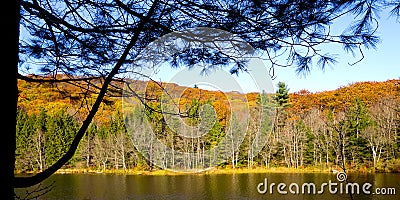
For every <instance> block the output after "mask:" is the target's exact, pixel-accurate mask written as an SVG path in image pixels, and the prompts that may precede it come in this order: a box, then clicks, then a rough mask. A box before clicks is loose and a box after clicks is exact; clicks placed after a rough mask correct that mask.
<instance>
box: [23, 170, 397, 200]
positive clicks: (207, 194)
mask: <svg viewBox="0 0 400 200" xmlns="http://www.w3.org/2000/svg"><path fill="white" fill-rule="evenodd" d="M49 183H53V186H54V187H53V188H52V190H51V191H50V192H48V193H46V194H45V195H42V196H41V197H40V198H39V199H68V200H72V199H82V200H83V199H184V200H187V199H290V200H294V199H296V200H297V199H326V200H338V199H351V197H350V193H352V197H353V199H371V200H378V199H384V200H395V199H396V200H397V199H400V174H348V175H347V183H349V184H348V185H346V182H345V181H343V182H340V181H339V179H338V177H337V176H336V175H335V174H326V173H305V174H296V173H295V174H292V173H251V174H204V175H176V176H156V175H154V176H149V175H110V174H55V175H53V176H51V177H50V178H49V179H47V180H46V181H44V182H43V185H42V186H46V185H48V184H49ZM369 184H370V186H369ZM266 185H267V190H265V186H266ZM271 185H272V186H271ZM314 186H315V190H314ZM271 188H272V194H271V190H270V189H271ZM279 188H280V189H279ZM297 188H298V190H297ZM321 188H322V189H321ZM346 188H347V191H348V192H347V193H346ZM303 189H304V191H302V190H303ZM26 190H27V189H17V190H16V193H17V194H18V195H19V196H21V197H22V196H23V195H24V194H26V192H25V191H26ZM31 190H33V188H29V191H31ZM278 190H279V191H278ZM352 190H353V192H352ZM357 191H358V193H359V194H357ZM285 192H286V194H283V193H285ZM368 192H369V193H370V194H367V193H368ZM281 193H282V194H281ZM309 193H311V194H309ZM319 193H320V194H319ZM377 193H380V194H377ZM381 193H386V194H385V195H384V194H381ZM393 193H396V194H393Z"/></svg>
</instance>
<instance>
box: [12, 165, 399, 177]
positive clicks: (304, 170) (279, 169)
mask: <svg viewBox="0 0 400 200" xmlns="http://www.w3.org/2000/svg"><path fill="white" fill-rule="evenodd" d="M333 170H338V171H342V170H341V169H340V168H329V169H328V168H325V169H318V168H297V169H296V168H287V167H271V168H264V167H257V168H251V169H249V168H211V169H206V170H202V171H193V172H183V171H182V172H180V171H172V170H166V169H154V170H152V171H149V170H137V169H127V170H122V169H121V170H115V169H111V170H110V169H107V170H96V169H85V168H82V169H69V168H66V169H59V170H57V172H55V173H54V174H111V175H112V174H115V175H151V176H153V175H162V176H164V175H166V176H169V175H211V174H246V173H247V174H248V173H333ZM346 171H347V173H396V172H379V171H375V170H373V169H369V170H349V169H347V170H346ZM35 173H36V172H26V173H16V174H15V175H17V176H24V175H32V174H35Z"/></svg>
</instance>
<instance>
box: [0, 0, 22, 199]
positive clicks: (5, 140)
mask: <svg viewBox="0 0 400 200" xmlns="http://www.w3.org/2000/svg"><path fill="white" fill-rule="evenodd" d="M9 3H10V2H9ZM19 10H20V9H19V1H18V0H15V1H13V3H10V4H7V3H4V4H3V5H2V10H1V14H0V15H1V19H2V20H1V31H0V32H1V41H2V42H1V48H2V51H1V53H0V55H1V57H2V59H1V70H2V71H1V72H2V73H1V75H2V78H1V80H2V105H3V109H2V118H1V119H2V120H1V122H2V123H1V144H0V158H1V160H2V162H1V163H2V164H1V165H0V166H2V169H0V173H1V175H0V179H1V180H2V181H3V182H4V184H2V189H1V190H2V192H1V197H2V199H14V198H15V197H14V165H15V138H16V116H17V112H16V109H17V100H18V87H17V72H18V52H19V48H18V46H19V45H18V44H19V19H20V13H19Z"/></svg>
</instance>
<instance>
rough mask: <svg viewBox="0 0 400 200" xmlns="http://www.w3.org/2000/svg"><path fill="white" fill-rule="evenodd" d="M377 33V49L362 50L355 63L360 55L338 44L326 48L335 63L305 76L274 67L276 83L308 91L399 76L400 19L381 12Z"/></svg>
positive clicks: (330, 88) (290, 70)
mask: <svg viewBox="0 0 400 200" xmlns="http://www.w3.org/2000/svg"><path fill="white" fill-rule="evenodd" d="M377 35H378V36H380V37H381V42H380V43H379V44H378V45H377V49H369V50H365V49H364V50H363V53H364V59H363V60H362V61H360V62H358V63H357V64H355V65H349V63H354V62H356V61H357V60H358V59H359V58H361V57H360V55H356V57H353V56H352V55H351V53H346V52H345V51H343V50H342V49H341V47H340V46H337V47H336V48H332V49H329V52H330V53H333V54H338V55H339V56H338V60H337V61H338V62H337V63H335V64H334V65H332V66H331V67H327V68H326V69H325V72H323V71H322V70H320V69H318V68H315V69H312V70H311V73H310V74H309V75H308V76H307V77H301V76H298V75H296V73H295V71H294V69H292V68H276V69H275V74H276V76H277V78H276V79H275V80H273V83H274V84H275V85H276V84H277V83H278V82H279V81H282V82H285V83H286V84H287V85H288V87H289V89H290V92H296V91H299V90H301V89H307V90H309V91H311V92H320V91H327V90H334V89H337V88H339V87H342V86H347V85H349V84H351V83H354V82H360V81H386V80H389V79H399V78H400V62H399V59H400V37H399V36H400V21H396V18H394V17H389V15H388V14H387V12H382V14H381V15H380V19H379V29H378V32H377Z"/></svg>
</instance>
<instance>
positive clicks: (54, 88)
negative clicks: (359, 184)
mask: <svg viewBox="0 0 400 200" xmlns="http://www.w3.org/2000/svg"><path fill="white" fill-rule="evenodd" d="M97 84H98V83H97ZM114 84H115V85H119V87H121V83H114ZM134 85H135V86H134V88H136V92H137V93H138V94H142V95H143V93H144V92H145V88H147V91H146V94H147V96H148V97H149V96H151V95H156V96H157V95H160V94H161V93H162V89H160V86H163V87H165V88H166V89H167V90H168V91H169V93H170V95H171V96H173V97H174V98H178V99H179V103H180V104H181V105H185V104H188V103H190V102H191V101H192V100H193V99H197V100H199V101H207V100H209V101H212V102H216V101H219V102H221V103H224V104H226V103H227V102H228V99H229V100H231V101H234V102H236V103H242V104H246V103H247V104H249V105H250V106H252V105H255V103H256V100H257V96H258V94H257V93H248V94H241V93H238V92H234V91H233V92H221V91H208V90H204V89H199V88H189V87H185V86H180V85H177V84H171V83H168V84H167V83H154V82H150V83H148V82H143V81H135V83H134ZM289 87H290V86H289ZM18 88H19V90H20V94H19V98H18V106H19V107H20V108H22V109H25V110H27V111H28V112H35V113H38V112H39V111H40V110H41V109H45V110H47V111H48V112H52V110H59V109H69V110H70V112H71V113H73V112H76V111H78V110H79V113H81V114H84V113H86V112H87V111H88V109H90V105H91V104H92V103H93V102H94V99H95V97H96V94H94V93H85V87H83V86H82V88H80V87H78V86H76V85H75V86H73V85H71V84H67V83H53V84H50V83H28V82H26V81H23V80H19V82H18ZM115 94H117V95H116V96H113V97H111V96H109V97H106V98H105V99H104V103H103V105H102V107H101V109H100V110H99V113H98V114H97V120H100V121H107V118H108V117H107V116H109V115H111V113H112V112H113V111H114V110H115V109H119V108H120V106H121V98H120V97H118V93H115ZM119 94H121V92H120V91H119ZM399 94H400V80H398V79H397V80H388V81H384V82H357V83H353V84H350V85H348V86H345V87H341V88H338V89H336V90H332V91H324V92H317V93H312V92H309V91H307V90H301V91H299V92H294V93H290V104H291V108H292V109H293V110H298V111H299V110H308V109H311V108H313V107H314V108H318V109H325V108H330V109H334V108H335V109H337V110H341V109H344V108H345V107H347V106H349V105H350V104H351V101H352V100H354V99H355V98H358V99H360V100H362V101H363V102H364V103H365V104H367V105H369V104H372V103H374V102H375V101H376V100H377V99H380V98H383V97H387V96H395V97H399ZM82 98H86V100H85V101H82Z"/></svg>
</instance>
